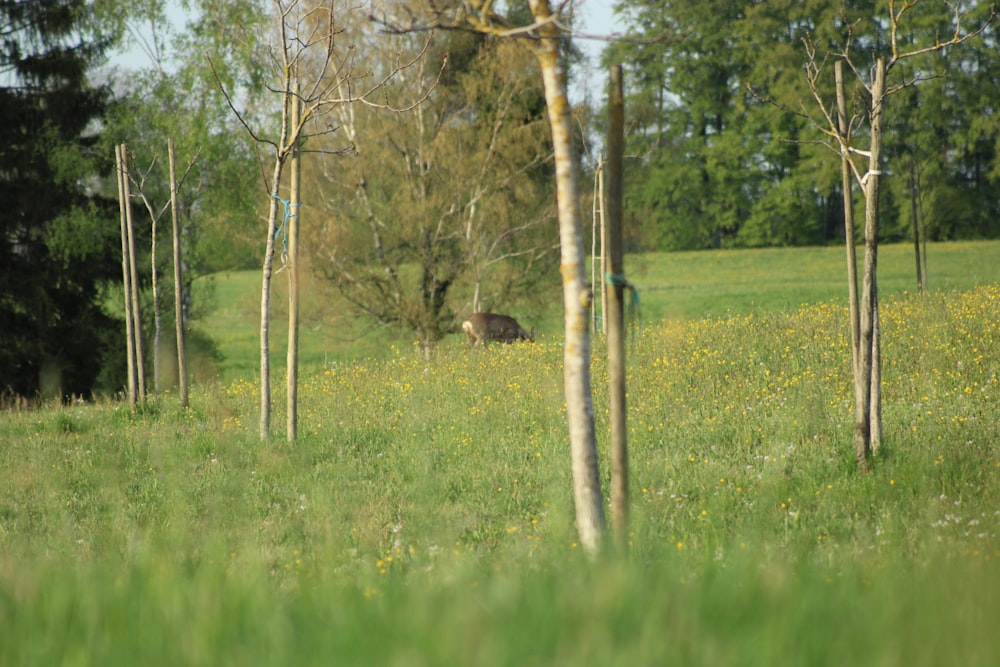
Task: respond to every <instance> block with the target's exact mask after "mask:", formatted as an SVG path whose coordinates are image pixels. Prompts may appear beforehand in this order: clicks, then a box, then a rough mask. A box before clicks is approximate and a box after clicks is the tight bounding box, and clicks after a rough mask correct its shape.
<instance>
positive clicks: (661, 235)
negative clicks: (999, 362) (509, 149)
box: [603, 0, 1000, 249]
mask: <svg viewBox="0 0 1000 667" xmlns="http://www.w3.org/2000/svg"><path fill="white" fill-rule="evenodd" d="M616 8H617V11H618V13H619V15H620V16H622V17H623V18H624V23H625V25H626V27H627V29H628V32H629V36H630V37H633V38H635V39H631V40H621V41H618V42H615V43H612V44H611V45H610V46H609V47H608V48H607V49H606V51H605V52H604V56H603V59H604V61H605V63H607V64H611V63H616V62H620V63H623V64H624V66H625V67H626V77H625V80H626V85H627V87H628V90H627V103H626V108H627V114H628V115H629V116H630V118H631V123H632V124H631V128H632V129H631V134H630V136H629V138H628V140H629V142H630V149H629V150H628V152H629V153H631V154H633V155H636V156H639V157H638V158H637V159H635V160H632V161H630V162H629V163H628V164H627V167H626V168H627V176H626V182H627V183H628V185H627V190H628V191H627V196H626V220H627V222H631V223H632V224H633V225H635V226H637V227H640V228H641V231H639V232H636V233H635V237H636V239H638V246H639V247H641V248H648V249H653V248H655V249H697V248H705V247H719V246H730V247H731V246H744V247H745V246H780V245H803V244H822V243H836V242H840V241H842V238H843V215H842V203H841V186H840V177H839V173H838V171H837V169H838V162H837V156H836V155H835V154H834V153H832V152H831V151H829V150H827V149H826V148H823V147H820V146H818V145H817V144H816V143H815V142H817V141H818V140H820V139H822V138H823V137H822V135H821V134H820V133H819V132H817V131H816V130H815V129H814V128H813V127H812V125H811V124H810V123H809V122H808V121H807V120H806V119H805V118H804V117H803V116H802V114H801V112H803V111H805V112H807V113H811V114H813V115H814V116H816V117H817V118H819V117H818V113H817V112H816V105H815V102H814V100H813V99H812V97H811V95H810V93H809V90H808V88H807V86H806V79H805V76H804V74H803V65H804V64H805V62H806V50H805V47H804V44H803V40H807V39H808V40H811V41H812V42H814V43H815V48H816V60H817V62H824V61H825V62H827V63H828V64H832V60H833V59H834V58H835V57H836V55H837V53H839V52H841V51H842V50H843V49H844V48H845V45H846V44H848V34H849V32H850V33H851V40H850V48H851V51H850V53H851V57H852V59H853V60H854V62H855V64H856V65H857V66H858V68H859V71H860V73H861V74H862V75H864V76H867V71H866V69H867V67H868V65H869V64H870V63H871V62H872V57H873V54H876V55H888V54H889V34H888V28H886V29H885V31H884V32H881V31H879V30H877V29H876V26H877V25H878V24H879V21H881V22H882V24H884V25H888V19H887V11H888V9H887V7H886V6H885V4H884V3H879V4H878V5H873V4H872V3H860V2H847V3H841V2H838V3H832V2H829V1H828V0H810V1H807V2H787V0H766V1H765V2H748V1H741V2H728V1H722V0H712V1H710V2H705V1H703V0H699V1H697V2H693V1H691V0H680V1H665V0H644V1H642V2H618V3H616ZM898 10H899V7H898V6H897V11H898ZM951 12H952V10H951V9H950V8H949V7H948V6H947V5H946V4H945V3H943V2H928V3H920V4H919V5H915V6H914V7H912V8H909V9H908V10H907V12H906V13H905V14H904V16H903V17H902V19H901V21H900V31H899V36H898V45H899V49H900V51H901V52H905V51H913V50H917V49H922V48H926V47H929V46H933V44H934V43H935V40H936V39H940V40H941V41H945V40H947V39H950V38H951V35H952V34H953V33H954V30H955V28H954V24H953V23H952V19H953V15H952V13H951ZM987 12H988V7H987V5H986V3H973V6H972V7H971V11H970V13H969V14H968V15H967V16H965V17H964V20H963V23H962V30H963V32H968V31H971V30H973V29H975V28H977V27H979V25H981V23H982V21H983V20H985V19H986V17H987V16H988V14H987ZM849 26H850V30H849ZM996 47H997V38H996V32H995V30H992V31H990V30H988V31H987V32H986V33H984V35H982V36H981V37H979V38H976V39H973V40H970V41H969V42H966V43H964V44H962V45H960V46H957V47H952V48H949V49H948V50H947V51H946V52H941V53H927V54H924V55H922V56H920V57H918V58H914V59H912V60H904V61H901V62H900V63H899V65H898V66H897V67H895V68H893V70H892V72H891V74H890V78H889V85H890V86H900V85H902V84H904V83H912V82H914V81H915V80H918V85H917V86H914V87H910V88H907V89H906V90H903V91H902V92H901V93H899V94H898V95H894V96H893V97H891V98H890V101H889V103H888V106H887V110H886V123H887V126H886V130H885V133H884V135H885V142H886V157H887V160H886V167H885V168H884V171H885V174H886V176H887V178H886V179H885V182H884V185H883V188H882V190H883V192H884V198H883V200H882V202H881V204H882V230H883V235H884V237H885V238H886V239H887V240H905V239H908V238H912V217H913V210H914V209H913V207H912V206H911V194H912V195H913V196H914V197H916V198H917V199H918V200H919V201H918V204H919V205H918V207H917V208H916V211H917V215H918V216H919V217H920V218H921V220H922V222H923V225H925V226H926V229H927V234H928V236H929V238H930V240H954V239H958V238H984V237H996V236H997V235H1000V225H998V224H997V222H996V221H997V220H998V214H1000V211H998V210H997V207H998V203H997V202H1000V196H998V194H1000V159H998V153H997V147H998V143H1000V124H998V123H997V120H996V114H995V113H992V111H991V110H993V109H995V108H996V105H997V101H998V92H997V91H998V90H1000V65H998V61H997V59H996V57H995V53H996ZM823 75H824V76H823V77H821V80H820V82H819V85H820V86H821V91H820V92H821V94H822V95H824V97H825V99H826V101H827V104H828V106H830V107H831V108H832V106H833V105H832V99H833V98H832V92H833V68H832V65H831V66H829V67H827V68H826V69H825V70H824V72H823ZM848 87H849V91H848V95H849V97H850V98H851V100H850V104H851V105H852V109H851V110H850V111H849V112H850V113H854V112H858V111H860V112H862V113H861V117H864V115H865V114H864V106H865V104H866V102H865V97H864V94H863V91H862V90H861V88H860V86H859V85H858V83H857V81H856V80H855V79H854V75H853V74H850V75H849V79H848ZM772 101H773V102H775V103H777V104H771V103H770V102H772ZM820 120H821V121H822V119H821V118H820ZM823 124H824V125H825V122H824V123H823ZM857 132H858V133H859V134H860V139H859V142H860V144H862V145H864V144H865V142H866V141H867V138H866V137H865V136H864V135H865V134H866V132H867V128H866V127H864V126H863V125H862V126H861V127H859V128H858V129H857ZM911 158H913V159H912V160H911ZM911 171H912V172H913V173H915V174H917V175H918V176H919V178H918V181H917V187H916V188H911V187H910V183H909V180H910V179H909V174H910V172H911ZM856 198H857V199H858V200H860V196H856ZM859 205H860V204H859Z"/></svg>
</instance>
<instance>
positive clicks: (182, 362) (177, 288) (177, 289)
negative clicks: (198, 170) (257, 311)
mask: <svg viewBox="0 0 1000 667" xmlns="http://www.w3.org/2000/svg"><path fill="white" fill-rule="evenodd" d="M167 158H168V161H169V165H170V218H171V222H172V226H173V230H172V231H173V242H174V335H175V337H176V338H177V395H178V396H179V397H180V402H181V407H182V408H187V407H188V386H187V358H186V356H185V352H184V308H183V300H184V299H183V288H184V284H183V279H182V277H183V274H182V270H181V232H180V225H179V224H178V220H177V167H176V164H175V162H174V140H173V139H167Z"/></svg>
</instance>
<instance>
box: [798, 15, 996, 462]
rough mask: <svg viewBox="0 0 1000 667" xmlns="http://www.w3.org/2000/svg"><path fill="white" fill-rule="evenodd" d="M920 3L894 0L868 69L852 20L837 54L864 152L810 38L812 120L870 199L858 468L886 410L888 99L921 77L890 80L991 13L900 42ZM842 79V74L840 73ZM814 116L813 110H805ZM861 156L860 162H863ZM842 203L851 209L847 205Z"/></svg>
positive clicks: (859, 356) (858, 379) (857, 393)
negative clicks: (882, 283) (860, 98)
mask: <svg viewBox="0 0 1000 667" xmlns="http://www.w3.org/2000/svg"><path fill="white" fill-rule="evenodd" d="M914 6H915V3H913V2H904V3H903V5H902V6H900V7H898V8H897V6H896V3H895V2H894V1H893V0H889V17H888V23H887V25H888V29H889V35H888V36H887V38H888V39H887V40H886V41H887V47H886V50H887V51H888V54H886V55H883V54H882V53H878V52H876V53H875V56H874V62H873V63H872V64H871V67H870V69H869V70H868V72H864V71H862V70H861V69H859V68H858V67H857V66H856V65H855V60H854V58H855V56H854V54H853V53H852V51H851V42H852V37H853V25H849V26H848V29H847V39H846V42H845V45H844V47H843V48H842V50H840V51H839V52H838V53H836V55H835V57H836V58H837V59H839V60H840V61H842V62H843V63H844V64H845V65H846V66H847V67H848V68H849V69H850V70H851V71H852V72H853V73H854V75H855V77H856V79H857V81H858V82H859V84H860V85H861V87H862V88H863V90H864V92H865V97H864V112H863V113H864V116H865V117H866V118H865V120H866V121H867V127H868V148H867V149H865V150H862V149H860V148H858V147H857V146H856V145H854V139H855V134H854V128H855V127H857V124H858V121H859V118H858V117H857V116H855V117H854V118H852V119H850V120H846V119H845V118H844V116H845V115H846V113H844V111H843V110H845V109H846V103H845V100H844V97H845V93H844V90H843V86H842V85H838V86H837V92H838V98H839V99H838V101H837V109H838V110H841V111H840V112H839V113H838V111H832V110H831V108H830V105H829V104H828V103H827V101H826V100H825V99H824V97H823V95H822V93H821V89H820V83H819V82H820V77H821V73H822V72H823V71H824V69H823V66H824V64H825V59H820V58H818V56H817V50H816V46H815V43H813V42H812V41H810V40H808V39H807V40H805V44H806V53H807V62H806V80H807V83H808V85H809V90H810V92H811V94H812V97H813V100H814V101H815V104H816V108H817V109H818V110H819V112H820V114H821V118H818V119H816V120H814V121H813V123H814V124H815V126H816V127H818V128H819V129H820V130H821V131H822V132H823V133H824V134H825V135H826V136H827V137H829V138H830V139H831V140H832V141H830V142H829V143H828V144H827V145H828V146H829V148H830V149H831V150H833V151H835V152H836V153H838V154H839V155H840V156H841V159H842V161H843V164H844V166H845V168H846V169H848V170H849V171H850V173H851V174H852V175H853V177H854V180H855V181H856V182H857V183H858V185H859V186H860V188H861V192H862V194H863V196H864V200H865V231H864V241H865V252H864V266H863V271H862V284H861V286H860V290H861V292H860V306H859V311H858V322H854V321H853V320H852V322H851V330H852V339H853V338H854V336H853V332H854V331H855V329H856V330H857V331H858V335H857V339H856V340H857V343H856V348H855V350H854V351H853V352H854V355H853V358H854V359H855V363H854V364H853V366H854V398H855V408H854V420H855V429H854V455H855V463H856V465H857V467H858V469H859V470H867V469H868V466H869V459H870V457H871V455H872V453H874V452H877V451H878V449H879V446H880V442H881V429H882V410H881V384H882V382H881V336H880V330H879V300H878V280H877V266H878V245H879V223H880V221H879V216H880V207H879V188H880V184H881V181H882V179H881V176H882V167H883V157H882V153H883V139H882V136H883V130H884V126H885V106H886V102H887V100H888V98H889V97H890V96H891V95H893V94H894V93H897V92H899V91H901V90H904V89H906V88H908V87H910V86H912V85H914V84H916V83H917V82H918V80H919V78H920V77H919V76H916V77H914V76H910V77H907V76H905V75H904V76H903V77H902V78H901V79H900V80H899V81H898V83H893V84H890V83H889V82H888V75H889V72H890V70H891V69H892V68H893V67H894V66H896V65H897V64H898V63H900V62H901V61H902V60H904V59H909V58H914V57H917V56H921V55H924V54H927V53H931V52H934V51H940V50H941V49H944V48H946V47H949V46H954V45H957V44H961V43H963V42H965V41H967V40H968V39H970V38H972V37H974V36H976V35H978V34H980V33H981V32H982V31H983V30H984V29H985V27H986V26H987V25H988V22H989V21H991V20H992V18H993V13H992V12H991V13H990V15H989V17H988V18H987V19H986V21H984V22H983V23H982V24H980V26H979V27H978V28H976V29H974V30H972V31H971V32H968V31H964V30H963V18H964V16H963V14H962V13H961V12H960V10H959V8H958V6H957V5H956V6H954V7H953V8H952V26H951V27H952V31H951V36H950V38H949V39H947V40H946V41H942V40H941V39H940V38H935V39H934V41H933V42H932V43H930V44H926V45H920V44H911V45H910V48H909V49H905V50H904V49H901V48H900V42H901V38H900V30H901V27H902V25H903V17H904V15H905V14H906V13H907V12H908V11H910V10H911V9H912V8H913V7H914ZM837 78H838V79H842V77H837ZM804 115H805V116H806V117H809V116H808V114H804ZM858 158H860V162H861V163H860V165H859V163H858ZM845 209H849V207H848V206H845ZM851 242H852V240H851V239H850V238H849V239H848V255H849V257H848V278H849V280H853V281H855V282H854V283H852V284H849V290H850V292H851V294H852V299H853V295H854V294H856V293H857V292H858V287H859V286H858V285H857V284H856V280H857V274H856V272H855V271H852V262H851V260H852V255H853V252H852V250H851Z"/></svg>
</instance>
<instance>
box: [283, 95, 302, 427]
mask: <svg viewBox="0 0 1000 667" xmlns="http://www.w3.org/2000/svg"><path fill="white" fill-rule="evenodd" d="M299 104H300V103H299V97H298V94H296V95H293V96H292V99H291V121H290V122H291V124H292V127H298V124H299V109H300V107H299ZM290 167H291V170H290V171H291V174H290V176H291V178H290V185H289V194H288V201H289V202H291V206H293V207H295V210H293V211H292V212H291V213H290V215H289V216H288V219H287V221H286V222H285V224H286V225H287V227H286V233H287V234H288V264H287V265H286V267H285V270H286V271H287V272H288V356H287V359H286V361H287V368H288V375H287V386H286V396H287V419H286V428H285V433H286V435H287V438H288V442H293V441H294V440H295V439H296V438H297V437H298V406H299V398H298V386H299V215H298V211H301V210H302V207H301V199H302V197H301V192H300V177H301V174H302V160H301V154H300V151H299V141H298V140H296V142H295V143H294V144H293V145H292V152H291V165H290Z"/></svg>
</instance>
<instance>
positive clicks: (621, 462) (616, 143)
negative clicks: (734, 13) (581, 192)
mask: <svg viewBox="0 0 1000 667" xmlns="http://www.w3.org/2000/svg"><path fill="white" fill-rule="evenodd" d="M609 88H610V92H609V95H608V98H609V99H608V119H609V123H608V143H607V151H608V162H607V165H608V177H607V184H608V196H607V221H608V224H607V251H608V259H607V266H608V269H607V274H606V276H605V279H604V280H602V283H604V284H605V293H606V294H607V295H608V301H607V325H606V326H607V342H608V396H609V398H610V405H609V418H610V421H611V518H612V522H611V526H612V529H613V531H614V538H615V544H616V546H617V547H618V549H619V550H621V551H624V550H625V549H627V547H628V532H629V531H628V518H629V516H628V515H629V512H628V440H627V429H626V424H627V412H626V410H627V405H626V391H625V331H624V329H625V317H624V303H623V302H624V299H623V296H624V292H625V261H624V253H623V249H622V180H623V159H624V149H625V101H624V94H623V87H622V67H621V65H615V66H613V67H612V68H611V71H610V76H609Z"/></svg>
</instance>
